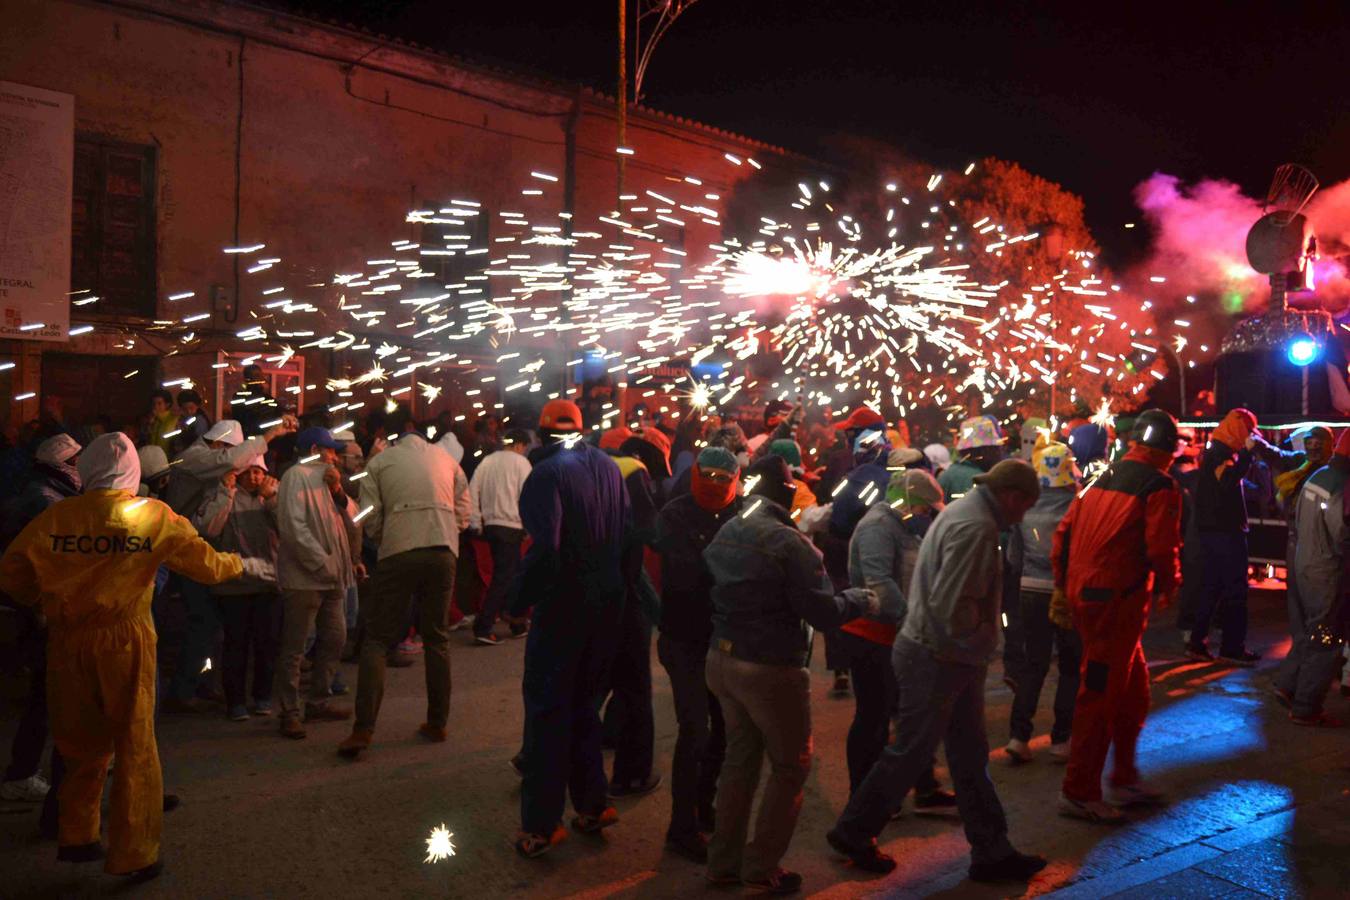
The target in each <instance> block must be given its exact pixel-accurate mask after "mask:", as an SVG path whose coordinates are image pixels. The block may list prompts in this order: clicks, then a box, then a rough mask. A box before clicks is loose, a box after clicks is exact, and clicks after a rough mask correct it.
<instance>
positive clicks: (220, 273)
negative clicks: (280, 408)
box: [0, 0, 801, 423]
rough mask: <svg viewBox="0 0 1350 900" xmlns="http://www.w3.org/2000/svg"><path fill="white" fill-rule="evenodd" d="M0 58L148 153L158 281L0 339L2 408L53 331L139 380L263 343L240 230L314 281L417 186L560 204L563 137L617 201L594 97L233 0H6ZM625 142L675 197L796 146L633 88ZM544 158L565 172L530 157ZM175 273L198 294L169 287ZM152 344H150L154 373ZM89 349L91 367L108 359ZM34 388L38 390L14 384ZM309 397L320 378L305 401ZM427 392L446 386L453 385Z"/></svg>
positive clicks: (504, 205)
mask: <svg viewBox="0 0 1350 900" xmlns="http://www.w3.org/2000/svg"><path fill="white" fill-rule="evenodd" d="M0 79H4V80H8V81H13V82H18V83H21V84H28V85H34V86H37V87H42V88H46V89H49V90H55V91H62V92H65V93H69V94H72V95H74V97H75V116H76V133H77V137H79V138H82V139H84V140H85V141H86V146H87V142H88V141H95V142H97V141H103V142H111V146H112V147H113V151H112V152H114V153H121V154H122V155H123V157H122V158H123V162H124V163H125V158H126V155H127V154H131V156H132V157H133V158H134V157H135V155H136V154H138V153H143V154H144V156H145V158H146V159H149V160H151V161H152V162H151V163H150V164H151V165H153V181H152V183H151V184H148V185H147V186H146V188H147V190H152V195H151V196H152V205H153V209H152V213H151V214H152V217H153V236H154V240H153V284H152V286H148V287H147V288H146V289H145V291H144V292H142V293H144V294H149V293H151V292H152V293H153V295H154V296H153V298H151V297H150V296H140V297H139V300H138V302H141V303H142V307H143V308H142V313H143V314H142V315H141V316H138V317H137V316H126V315H108V314H106V313H105V314H99V313H96V312H94V313H91V310H92V309H93V307H89V308H77V309H74V310H72V314H73V315H72V323H73V324H74V323H84V322H88V323H92V324H94V325H95V326H96V328H95V331H94V332H93V333H91V334H88V335H84V336H80V337H76V338H73V339H71V341H70V342H69V343H68V344H39V343H30V342H19V341H10V342H0V362H3V361H12V362H14V363H15V365H14V366H13V367H12V368H9V369H4V370H0V391H3V392H4V393H3V397H2V398H0V418H3V419H5V420H6V421H8V422H10V423H14V422H18V421H22V420H26V419H29V418H33V417H34V416H36V414H37V410H38V403H39V402H40V401H41V400H42V398H43V396H44V394H45V393H48V391H47V387H49V386H47V385H44V383H43V382H44V379H43V375H42V371H43V364H42V360H43V358H44V357H46V356H49V355H50V354H53V353H61V354H72V353H73V354H83V355H90V356H99V357H114V356H118V355H123V354H124V355H130V356H136V357H138V358H137V359H136V360H133V361H130V362H129V363H128V371H132V366H133V365H134V366H135V367H136V370H137V371H139V373H140V374H139V375H138V376H137V378H139V379H141V381H138V384H142V383H143V384H145V385H149V384H152V383H162V382H163V381H168V380H172V379H175V378H181V377H190V378H192V379H193V380H194V381H195V382H197V383H198V384H199V385H200V386H201V387H202V388H203V394H204V395H205V396H207V398H208V402H210V398H211V397H212V396H213V394H214V389H213V384H214V381H215V379H216V377H217V370H213V369H212V368H211V364H212V363H214V362H215V360H216V359H217V356H216V354H217V351H221V350H244V349H257V348H256V346H254V347H249V346H247V345H243V344H241V342H239V341H238V340H237V339H235V337H234V335H235V333H236V332H237V331H238V330H239V329H241V328H244V327H247V324H248V323H249V322H250V321H251V315H250V313H251V312H253V311H257V310H258V309H259V307H260V304H261V303H262V302H263V300H264V298H263V297H262V295H261V289H262V288H263V287H265V286H266V285H265V284H264V282H263V280H260V279H258V278H255V277H253V276H247V275H245V274H242V273H241V271H240V269H238V268H237V263H236V259H235V258H234V257H231V256H227V255H226V254H224V253H223V252H222V249H223V248H224V247H226V246H230V245H232V244H234V243H235V242H236V241H238V242H243V243H253V242H266V243H267V245H268V252H269V253H271V254H272V255H274V256H278V257H281V258H282V259H283V263H282V264H281V265H282V268H283V270H284V271H285V272H286V273H287V274H286V280H287V281H288V282H291V283H293V282H295V281H297V280H303V279H302V277H301V276H305V275H312V276H313V281H314V282H316V283H317V282H321V281H326V280H328V279H329V278H331V276H332V275H333V274H334V273H335V272H338V271H343V270H345V269H346V268H347V267H350V266H352V265H361V264H363V263H364V262H365V261H366V260H367V259H370V258H373V257H372V254H376V253H378V252H379V251H380V250H381V248H387V247H388V243H389V242H390V241H392V240H397V239H400V238H408V239H412V240H416V239H417V238H418V234H417V231H416V229H417V226H414V225H408V224H406V223H405V222H404V217H405V215H406V213H407V211H408V210H409V209H411V208H414V207H418V206H421V205H424V204H428V203H444V202H445V201H447V200H448V199H450V198H464V199H471V200H474V201H477V202H480V203H482V204H483V208H484V210H485V211H486V212H487V213H488V214H489V216H490V217H491V225H490V226H489V234H490V235H495V234H499V233H502V232H501V228H502V226H501V224H500V222H501V220H500V218H499V216H498V213H500V212H502V211H516V212H524V213H526V214H528V215H529V216H530V217H531V219H532V220H538V221H543V220H545V219H547V218H549V217H551V216H556V214H557V213H558V212H559V211H561V210H563V209H564V208H565V202H566V193H567V182H568V161H569V158H571V159H572V160H574V166H573V167H572V169H571V180H572V183H573V191H574V198H573V203H574V211H575V215H576V217H577V219H576V220H577V221H578V222H581V221H590V220H593V219H594V217H595V216H597V215H601V214H605V213H607V212H609V211H610V210H612V209H613V208H614V207H615V194H616V187H617V172H616V159H617V157H616V154H615V147H616V143H617V141H616V123H615V111H614V109H613V104H612V101H610V100H608V99H607V98H605V97H602V96H600V95H597V94H594V93H592V92H589V91H586V90H583V89H578V88H575V87H572V86H569V85H565V84H555V83H547V82H542V81H536V80H531V79H529V78H523V77H519V76H515V75H511V74H508V73H504V72H500V71H497V70H494V69H488V68H483V67H478V66H475V65H470V64H467V63H463V62H461V61H456V60H453V59H451V58H449V57H445V56H442V55H438V54H435V53H432V52H430V51H425V50H422V49H418V48H415V47H410V46H406V45H402V44H398V43H395V42H390V41H388V40H386V39H381V38H378V37H376V36H373V35H370V34H365V33H361V32H357V31H352V30H347V29H343V28H339V27H335V26H330V25H326V24H320V23H316V22H312V21H308V20H305V19H301V18H297V17H294V16H290V15H286V14H283V13H279V12H276V11H273V10H270V9H262V8H258V7H252V6H249V5H246V4H236V3H224V2H206V0H185V2H168V0H123V2H93V0H9V2H7V3H6V4H5V27H4V28H3V29H0ZM569 142H571V143H572V150H573V152H572V153H570V154H569V152H568V151H569ZM627 144H628V145H629V146H631V147H632V148H633V149H634V150H635V155H634V156H633V157H631V158H628V159H626V180H625V190H626V191H627V190H631V191H634V192H636V193H639V194H641V192H642V191H643V190H645V189H648V188H650V189H653V190H656V191H658V192H661V193H663V194H664V195H666V196H671V197H672V199H676V200H677V201H678V202H680V203H685V204H688V205H698V204H701V203H705V202H708V201H706V200H705V195H706V194H708V193H713V194H719V195H721V196H723V197H725V196H726V195H727V193H728V192H729V191H730V190H731V189H732V188H733V187H734V185H735V183H736V182H737V181H738V180H741V179H744V178H746V177H748V176H750V175H752V174H754V171H755V170H754V169H753V168H751V167H750V166H748V165H741V166H736V165H731V164H729V163H728V162H727V160H726V157H725V154H732V155H733V156H736V157H737V158H740V159H745V158H747V157H751V156H753V157H755V158H756V161H757V162H759V163H760V164H761V165H764V166H766V167H771V166H795V165H798V164H800V163H801V160H800V159H797V158H795V157H792V156H790V155H789V154H786V153H784V152H783V151H781V150H778V149H776V148H773V147H769V146H766V145H762V144H759V143H757V142H755V141H752V140H750V139H747V138H743V137H739V136H735V135H731V134H727V133H725V132H720V131H717V130H715V129H712V128H708V127H705V126H700V125H697V124H695V123H690V122H686V121H682V120H679V119H676V118H674V117H670V116H664V115H661V114H659V113H655V112H651V111H647V110H642V109H630V112H629V123H628V139H627ZM77 158H78V151H77ZM535 171H539V172H544V173H547V174H551V175H553V176H555V177H557V178H558V179H559V180H558V181H557V182H545V181H541V180H540V179H535V178H532V177H531V172H535ZM686 176H693V177H696V178H699V179H701V180H702V181H703V184H701V185H695V184H692V183H690V182H688V181H685V180H684V179H685V177H686ZM522 189H542V190H543V194H542V195H539V196H526V195H523V194H522V193H521V192H522ZM148 202H150V201H148ZM683 220H684V221H685V222H686V227H685V245H686V246H687V247H688V248H689V249H690V250H691V251H694V250H696V249H697V248H700V247H706V245H707V244H708V243H710V242H712V241H715V240H717V239H718V238H719V237H720V229H719V228H718V227H717V226H715V225H710V224H707V223H705V222H702V221H699V219H698V217H696V216H685V217H684V219H683ZM142 255H144V254H142ZM560 258H561V253H560ZM697 262H698V260H697V259H691V260H690V265H696V264H697ZM85 286H86V285H82V284H79V283H73V284H72V289H73V290H78V289H80V288H82V287H85ZM187 291H192V292H195V296H194V297H192V298H190V299H187V300H180V301H174V302H170V301H168V300H167V299H166V298H167V297H168V296H169V295H171V294H175V293H182V292H187ZM216 296H223V298H224V303H223V304H219V305H218V304H217V303H215V302H213V297H216ZM200 313H209V314H210V315H209V318H206V319H203V320H201V321H200V322H195V323H194V328H195V329H196V331H195V333H196V335H197V337H198V338H200V340H198V341H196V342H194V343H193V344H192V345H191V346H190V347H183V346H182V345H181V344H180V343H179V342H178V340H177V339H176V338H173V337H169V336H165V335H159V336H157V335H155V334H153V333H150V334H147V333H146V332H145V327H146V325H147V323H148V321H149V319H151V318H153V317H161V318H165V319H169V318H173V319H181V318H182V317H184V316H187V315H192V314H200ZM59 359H60V360H62V361H63V362H62V363H61V364H62V365H69V364H70V363H69V360H70V357H60V358H59ZM305 361H306V381H308V382H311V383H318V384H320V385H321V384H322V381H323V378H324V377H325V376H326V375H328V374H330V373H337V372H340V371H342V370H344V369H345V367H346V366H347V362H348V361H347V359H346V358H345V357H344V356H343V354H342V353H336V352H330V351H321V352H313V351H307V352H306V353H305ZM51 362H52V361H51V360H49V365H48V369H49V370H50V369H51V368H52V365H51ZM143 363H144V364H146V365H154V367H155V368H156V371H155V372H154V374H153V376H150V375H149V373H147V372H145V371H142V370H143V369H144V368H145V365H142V364H143ZM101 365H102V368H101V369H99V368H97V367H91V368H90V371H91V372H93V371H101V372H104V374H105V375H106V373H107V371H108V370H109V366H110V365H111V366H112V367H113V368H116V366H115V365H114V364H112V363H109V362H108V361H107V360H104V362H103V363H101ZM151 378H152V379H153V380H151ZM49 380H50V379H49ZM66 381H69V379H66ZM64 389H68V387H67V388H64ZM26 392H32V393H34V394H35V395H36V396H35V397H34V398H33V399H31V400H25V401H19V402H15V401H14V399H13V398H14V397H15V396H16V395H20V394H23V393H26ZM122 393H125V391H123V392H122ZM321 398H322V391H319V393H318V395H317V397H316V396H314V395H310V396H309V402H310V403H311V404H312V403H313V402H314V401H315V400H316V399H321ZM66 399H67V400H68V402H69V401H70V400H71V399H75V400H76V402H77V403H79V402H81V401H80V400H79V398H66ZM115 402H117V403H119V404H125V403H126V402H128V401H127V400H126V399H125V397H122V396H120V395H119V396H118V398H117V399H116V401H115ZM439 402H441V403H453V402H455V398H454V397H453V395H452V392H447V394H446V395H444V396H443V399H442V400H440V401H439ZM83 405H84V406H85V408H88V406H89V404H88V402H87V398H86V400H85V401H83ZM106 411H108V412H110V414H112V413H114V412H115V413H116V415H117V416H119V417H124V416H127V415H135V414H137V413H139V412H140V410H125V409H117V410H106ZM212 412H213V413H215V412H216V411H215V410H214V409H213V410H212Z"/></svg>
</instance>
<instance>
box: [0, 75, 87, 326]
mask: <svg viewBox="0 0 1350 900" xmlns="http://www.w3.org/2000/svg"><path fill="white" fill-rule="evenodd" d="M74 159H75V98H74V97H72V96H71V95H70V94H59V93H56V92H55V91H46V90H43V89H42V88H35V87H28V86H27V85H22V84H14V83H12V82H9V81H0V338H23V339H26V340H30V341H64V340H66V339H67V338H66V332H67V331H69V329H70V297H69V294H70V210H71V168H72V166H73V165H74Z"/></svg>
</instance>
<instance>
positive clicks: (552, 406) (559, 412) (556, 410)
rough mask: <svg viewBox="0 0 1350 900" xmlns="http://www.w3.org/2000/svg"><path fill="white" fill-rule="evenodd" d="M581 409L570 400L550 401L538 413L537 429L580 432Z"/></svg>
mask: <svg viewBox="0 0 1350 900" xmlns="http://www.w3.org/2000/svg"><path fill="white" fill-rule="evenodd" d="M581 426H582V418H581V409H580V408H579V407H578V406H577V405H576V404H575V403H573V402H572V401H571V400H550V401H548V402H547V403H545V404H544V409H543V411H542V412H540V413H539V427H540V428H547V429H548V430H550V431H580V430H581Z"/></svg>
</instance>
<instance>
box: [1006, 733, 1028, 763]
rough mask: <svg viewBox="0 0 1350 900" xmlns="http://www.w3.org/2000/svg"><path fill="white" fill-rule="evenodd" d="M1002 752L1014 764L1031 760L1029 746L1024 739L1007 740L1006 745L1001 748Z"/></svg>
mask: <svg viewBox="0 0 1350 900" xmlns="http://www.w3.org/2000/svg"><path fill="white" fill-rule="evenodd" d="M1003 752H1004V753H1006V754H1008V762H1010V763H1012V764H1013V765H1015V766H1020V765H1021V764H1022V763H1029V762H1031V747H1029V746H1028V745H1027V742H1026V741H1019V740H1018V739H1017V738H1013V739H1012V740H1010V741H1008V746H1006V747H1004V748H1003Z"/></svg>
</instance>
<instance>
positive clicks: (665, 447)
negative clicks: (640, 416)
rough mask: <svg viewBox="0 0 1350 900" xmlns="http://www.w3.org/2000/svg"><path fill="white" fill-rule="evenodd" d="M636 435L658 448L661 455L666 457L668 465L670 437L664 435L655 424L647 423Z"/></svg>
mask: <svg viewBox="0 0 1350 900" xmlns="http://www.w3.org/2000/svg"><path fill="white" fill-rule="evenodd" d="M637 436H638V437H640V438H642V439H643V440H644V441H646V442H647V443H649V444H651V445H652V446H653V447H655V448H656V449H657V450H660V451H661V455H662V456H664V457H665V459H666V465H667V466H669V465H670V438H668V437H666V433H665V432H664V431H662V430H661V429H659V428H657V427H656V426H655V425H649V426H648V427H646V428H644V429H642V430H641V431H639V432H638V433H637Z"/></svg>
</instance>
